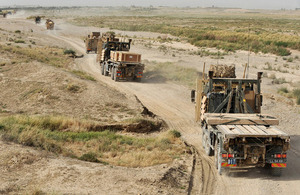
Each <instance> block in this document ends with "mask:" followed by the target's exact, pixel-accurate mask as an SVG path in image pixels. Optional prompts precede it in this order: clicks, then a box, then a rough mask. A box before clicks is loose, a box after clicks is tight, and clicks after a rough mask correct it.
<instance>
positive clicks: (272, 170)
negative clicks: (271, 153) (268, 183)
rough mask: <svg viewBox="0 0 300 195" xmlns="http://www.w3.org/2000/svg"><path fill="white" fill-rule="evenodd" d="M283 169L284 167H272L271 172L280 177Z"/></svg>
mask: <svg viewBox="0 0 300 195" xmlns="http://www.w3.org/2000/svg"><path fill="white" fill-rule="evenodd" d="M281 171H282V168H273V167H272V168H271V174H272V176H275V177H280V176H281Z"/></svg>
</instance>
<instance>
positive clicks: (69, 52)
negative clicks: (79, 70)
mask: <svg viewBox="0 0 300 195" xmlns="http://www.w3.org/2000/svg"><path fill="white" fill-rule="evenodd" d="M64 54H65V55H67V54H72V55H75V54H76V52H75V51H74V50H72V49H65V50H64Z"/></svg>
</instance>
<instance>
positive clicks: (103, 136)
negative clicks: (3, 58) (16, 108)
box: [0, 115, 186, 167]
mask: <svg viewBox="0 0 300 195" xmlns="http://www.w3.org/2000/svg"><path fill="white" fill-rule="evenodd" d="M97 125H99V123H98V122H95V121H89V120H77V119H72V118H65V117H61V116H57V117H55V116H24V115H15V116H8V117H2V118H0V135H1V137H2V139H4V140H7V141H14V142H17V143H20V144H23V145H26V146H33V147H38V148H42V149H44V150H47V151H50V152H54V153H57V154H63V155H65V156H70V157H74V158H78V159H81V160H85V161H90V162H99V163H104V164H106V163H109V164H112V165H120V166H129V167H141V166H152V165H156V164H161V163H168V162H171V161H172V160H173V159H174V158H176V157H178V156H180V155H182V154H183V153H185V151H186V147H185V146H184V144H183V143H182V141H181V140H180V139H179V132H177V131H174V130H173V131H168V132H164V133H160V134H159V135H158V136H153V137H147V138H142V137H135V136H126V135H122V134H119V133H117V132H114V131H111V130H109V129H106V130H102V131H91V130H95V129H97Z"/></svg>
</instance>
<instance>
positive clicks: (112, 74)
mask: <svg viewBox="0 0 300 195" xmlns="http://www.w3.org/2000/svg"><path fill="white" fill-rule="evenodd" d="M115 71H116V70H115V68H114V67H113V68H112V70H111V74H110V76H111V79H112V80H115Z"/></svg>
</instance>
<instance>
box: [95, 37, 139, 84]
mask: <svg viewBox="0 0 300 195" xmlns="http://www.w3.org/2000/svg"><path fill="white" fill-rule="evenodd" d="M130 44H131V39H129V40H128V41H120V40H119V39H117V38H115V37H114V36H113V35H111V34H104V35H103V36H102V38H101V39H100V40H99V42H98V48H102V49H101V50H100V49H98V55H97V61H98V62H99V63H100V66H101V74H102V75H105V76H108V75H109V74H110V75H111V78H112V79H113V80H115V81H120V80H127V81H128V80H134V81H138V82H139V81H141V79H142V77H143V71H144V64H142V63H141V54H137V53H131V52H129V50H130Z"/></svg>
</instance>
